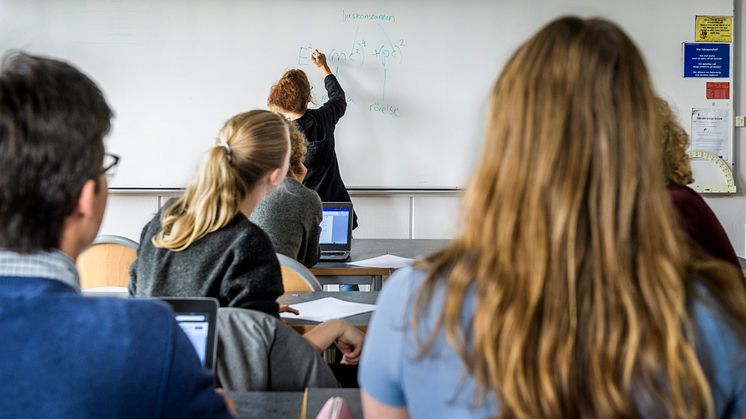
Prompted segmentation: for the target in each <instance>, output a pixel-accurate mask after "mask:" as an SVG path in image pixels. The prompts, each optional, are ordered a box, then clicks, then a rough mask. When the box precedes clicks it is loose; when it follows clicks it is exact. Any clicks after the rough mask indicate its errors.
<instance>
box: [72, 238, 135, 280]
mask: <svg viewBox="0 0 746 419" xmlns="http://www.w3.org/2000/svg"><path fill="white" fill-rule="evenodd" d="M137 246H138V245H137V242H135V241H132V240H130V239H128V238H126V237H120V236H110V235H102V236H98V237H96V240H94V241H93V243H92V244H91V246H90V247H89V248H88V249H86V250H85V251H84V252H83V253H81V254H80V256H78V261H77V263H76V264H77V266H78V272H79V273H80V288H81V289H90V288H95V287H125V288H126V287H127V286H128V285H129V280H130V275H129V268H130V265H131V264H132V262H134V261H135V259H136V258H137Z"/></svg>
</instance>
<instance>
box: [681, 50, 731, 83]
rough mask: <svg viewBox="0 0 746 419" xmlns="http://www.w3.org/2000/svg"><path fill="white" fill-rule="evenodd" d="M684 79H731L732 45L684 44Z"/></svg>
mask: <svg viewBox="0 0 746 419" xmlns="http://www.w3.org/2000/svg"><path fill="white" fill-rule="evenodd" d="M683 56H684V60H683V61H684V77H702V78H704V77H707V78H728V77H730V44H713V43H707V44H705V43H697V42H684V51H683Z"/></svg>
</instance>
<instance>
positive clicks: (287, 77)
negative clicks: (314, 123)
mask: <svg viewBox="0 0 746 419" xmlns="http://www.w3.org/2000/svg"><path fill="white" fill-rule="evenodd" d="M310 101H311V83H309V82H308V77H307V76H306V73H304V72H303V70H297V69H293V70H288V71H286V72H285V74H283V75H282V77H281V78H280V80H278V81H277V83H275V84H274V85H272V88H271V89H269V97H268V98H267V106H269V108H270V109H272V110H273V111H275V112H280V113H283V112H297V113H301V114H302V113H304V112H306V109H308V102H310Z"/></svg>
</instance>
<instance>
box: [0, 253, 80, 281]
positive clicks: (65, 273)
mask: <svg viewBox="0 0 746 419" xmlns="http://www.w3.org/2000/svg"><path fill="white" fill-rule="evenodd" d="M4 276H13V277H28V278H49V279H55V280H57V281H60V282H62V283H64V284H67V285H69V286H71V287H73V288H74V289H75V290H76V291H80V277H79V276H78V269H77V268H76V267H75V262H73V260H72V259H70V257H69V256H67V255H66V254H64V253H62V251H60V250H52V251H49V252H34V253H29V254H22V253H16V252H11V251H8V250H0V277H4Z"/></svg>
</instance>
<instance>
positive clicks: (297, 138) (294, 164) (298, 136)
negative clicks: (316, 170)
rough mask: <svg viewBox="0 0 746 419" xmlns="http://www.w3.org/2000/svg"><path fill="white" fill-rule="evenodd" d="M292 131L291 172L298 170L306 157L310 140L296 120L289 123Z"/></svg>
mask: <svg viewBox="0 0 746 419" xmlns="http://www.w3.org/2000/svg"><path fill="white" fill-rule="evenodd" d="M288 128H289V131H290V172H297V171H298V169H299V168H300V165H301V164H303V161H304V160H305V159H306V151H307V150H308V140H307V139H306V136H305V135H304V134H303V132H301V130H300V128H298V124H296V123H295V122H290V123H288Z"/></svg>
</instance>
